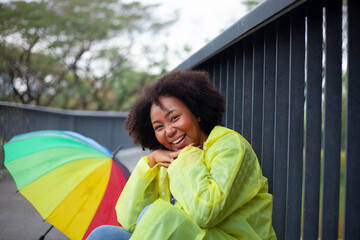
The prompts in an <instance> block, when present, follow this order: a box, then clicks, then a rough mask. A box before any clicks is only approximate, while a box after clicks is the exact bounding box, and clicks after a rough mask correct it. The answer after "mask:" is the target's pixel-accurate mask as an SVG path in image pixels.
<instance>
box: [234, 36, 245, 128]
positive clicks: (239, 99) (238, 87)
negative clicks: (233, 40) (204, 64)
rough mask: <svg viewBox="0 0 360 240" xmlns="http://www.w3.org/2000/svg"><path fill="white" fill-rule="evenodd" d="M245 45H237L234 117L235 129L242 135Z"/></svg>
mask: <svg viewBox="0 0 360 240" xmlns="http://www.w3.org/2000/svg"><path fill="white" fill-rule="evenodd" d="M243 69H244V67H243V44H242V42H240V43H239V44H236V45H235V73H234V75H235V76H234V78H235V79H234V81H235V86H234V88H235V106H236V107H235V113H234V114H235V116H234V121H235V123H234V129H235V131H237V132H239V133H240V134H242V133H243V122H242V114H243V109H242V106H243V81H244V79H243V76H244V74H243Z"/></svg>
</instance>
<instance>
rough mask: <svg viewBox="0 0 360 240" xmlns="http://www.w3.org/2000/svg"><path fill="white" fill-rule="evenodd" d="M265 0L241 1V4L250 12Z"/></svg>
mask: <svg viewBox="0 0 360 240" xmlns="http://www.w3.org/2000/svg"><path fill="white" fill-rule="evenodd" d="M263 1H264V0H241V3H242V4H243V5H245V6H246V8H247V11H248V12H250V11H251V10H252V9H253V8H255V7H256V6H257V5H259V4H260V3H261V2H263Z"/></svg>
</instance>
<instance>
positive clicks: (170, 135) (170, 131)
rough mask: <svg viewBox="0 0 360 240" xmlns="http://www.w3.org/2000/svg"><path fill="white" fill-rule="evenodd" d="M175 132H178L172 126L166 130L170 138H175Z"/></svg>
mask: <svg viewBox="0 0 360 240" xmlns="http://www.w3.org/2000/svg"><path fill="white" fill-rule="evenodd" d="M175 131H176V130H175V128H174V127H173V126H171V125H168V126H166V128H165V132H166V136H168V137H172V136H174V134H175Z"/></svg>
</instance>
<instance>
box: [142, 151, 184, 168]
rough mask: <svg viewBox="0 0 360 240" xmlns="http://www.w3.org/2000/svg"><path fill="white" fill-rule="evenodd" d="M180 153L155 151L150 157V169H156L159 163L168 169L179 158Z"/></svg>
mask: <svg viewBox="0 0 360 240" xmlns="http://www.w3.org/2000/svg"><path fill="white" fill-rule="evenodd" d="M179 153H180V151H174V152H173V151H168V150H155V151H153V152H152V153H150V155H149V162H148V165H149V167H151V168H152V167H154V166H155V165H156V164H157V163H160V165H161V166H163V167H166V168H168V167H169V166H170V164H171V163H172V162H173V161H174V160H175V159H176V158H177V156H178V155H179Z"/></svg>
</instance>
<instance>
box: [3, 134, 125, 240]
mask: <svg viewBox="0 0 360 240" xmlns="http://www.w3.org/2000/svg"><path fill="white" fill-rule="evenodd" d="M4 150H5V167H6V168H7V169H8V170H9V172H10V173H11V175H12V176H13V178H14V180H15V183H16V185H17V188H18V190H19V192H20V193H21V194H23V195H24V196H25V197H26V198H27V199H28V200H29V201H30V202H31V203H32V205H33V206H34V207H35V208H36V209H37V211H38V212H39V213H40V214H41V216H42V217H43V218H44V219H45V220H47V221H48V222H49V223H51V224H52V225H54V226H55V227H56V228H58V229H59V230H60V231H62V232H63V233H64V234H65V235H67V236H68V237H69V238H71V239H82V238H86V237H87V236H88V235H89V234H90V232H91V231H92V230H93V229H94V228H96V227H98V226H100V225H105V224H106V225H119V223H118V222H117V218H116V213H115V204H116V201H117V199H118V197H119V195H120V193H121V191H122V189H123V187H124V186H125V183H126V181H127V179H128V178H129V175H130V173H129V171H128V170H127V169H126V167H124V165H122V164H121V163H120V162H119V161H117V160H114V158H113V156H112V153H111V152H110V151H109V150H107V149H106V148H105V147H103V146H101V145H99V144H98V143H96V142H95V141H94V140H92V139H90V138H87V137H84V136H82V135H80V134H78V133H75V132H70V131H53V130H48V131H37V132H31V133H26V134H22V135H18V136H15V137H14V138H12V139H11V141H9V142H8V143H7V144H5V145H4Z"/></svg>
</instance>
